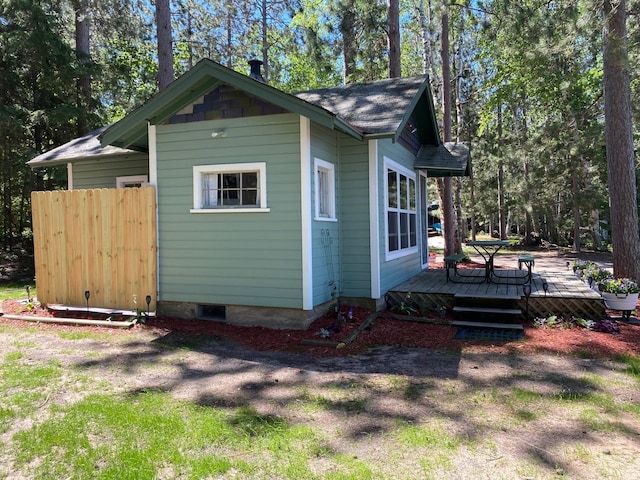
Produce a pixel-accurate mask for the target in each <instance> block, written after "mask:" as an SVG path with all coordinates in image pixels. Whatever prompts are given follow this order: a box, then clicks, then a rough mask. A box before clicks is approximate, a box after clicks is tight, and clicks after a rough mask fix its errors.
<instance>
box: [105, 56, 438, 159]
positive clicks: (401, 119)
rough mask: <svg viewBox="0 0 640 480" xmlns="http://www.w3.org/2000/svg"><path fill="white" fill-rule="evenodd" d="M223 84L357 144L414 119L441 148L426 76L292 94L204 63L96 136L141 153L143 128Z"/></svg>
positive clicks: (390, 133) (389, 133) (428, 140)
mask: <svg viewBox="0 0 640 480" xmlns="http://www.w3.org/2000/svg"><path fill="white" fill-rule="evenodd" d="M222 84H226V85H231V86H233V87H235V88H238V89H240V90H243V91H245V92H246V93H248V94H250V95H253V96H256V97H258V98H260V99H262V100H265V101H268V102H270V103H272V104H274V105H277V106H279V107H281V108H284V109H285V110H287V111H290V112H294V113H298V114H300V115H303V116H305V117H307V118H309V119H310V120H311V121H313V122H316V123H317V124H319V125H322V126H325V127H327V128H331V129H335V130H338V131H340V132H343V133H345V134H347V135H350V136H352V137H354V138H357V139H360V140H362V139H364V138H382V137H391V138H393V139H394V140H395V139H397V137H398V136H399V135H400V132H401V131H402V128H403V127H404V126H405V125H406V123H407V122H408V121H409V119H410V118H411V117H412V116H414V117H416V120H417V122H416V123H417V126H418V129H419V130H420V138H421V140H422V141H423V142H424V143H431V144H434V145H438V144H439V143H440V137H439V134H438V128H437V122H436V119H435V112H434V108H433V99H432V97H431V91H430V89H429V82H428V78H427V77H426V76H421V77H412V78H406V79H388V80H382V81H379V82H372V83H370V84H362V85H348V86H345V87H337V88H328V89H320V90H315V91H309V92H300V93H297V94H295V95H292V94H288V93H285V92H283V91H281V90H278V89H276V88H274V87H271V86H269V85H267V84H264V83H261V82H259V81H256V80H254V79H253V78H250V77H249V76H247V75H244V74H242V73H238V72H236V71H234V70H231V69H229V68H227V67H225V66H223V65H220V64H219V63H216V62H214V61H212V60H209V59H204V60H201V61H200V62H198V63H197V64H196V66H195V67H193V68H192V69H191V70H189V71H188V72H186V73H185V74H184V75H182V76H181V77H179V78H178V79H177V80H175V81H174V82H173V83H171V84H170V85H169V86H168V87H167V88H166V89H164V90H162V91H160V92H158V93H157V94H156V95H155V96H153V97H152V98H151V99H150V100H149V101H147V102H146V103H145V104H144V105H142V106H141V107H139V108H137V109H136V110H134V111H133V112H131V113H130V114H128V115H127V116H125V117H124V118H123V119H122V120H120V121H119V122H117V123H115V124H113V125H112V126H110V127H109V128H107V130H106V131H105V132H104V133H103V134H102V135H101V136H100V141H101V143H102V145H114V146H117V147H120V148H129V149H133V150H146V149H147V148H148V139H147V125H148V124H152V125H157V124H161V123H164V122H166V121H167V120H168V119H169V118H170V117H171V116H172V115H173V114H175V113H176V112H178V111H180V110H181V109H182V108H184V107H185V106H187V105H189V104H191V103H192V102H194V101H195V100H196V99H198V98H200V97H201V96H203V95H204V94H206V93H208V92H210V91H212V90H213V89H215V88H216V87H218V86H219V85H222ZM425 140H426V142H425Z"/></svg>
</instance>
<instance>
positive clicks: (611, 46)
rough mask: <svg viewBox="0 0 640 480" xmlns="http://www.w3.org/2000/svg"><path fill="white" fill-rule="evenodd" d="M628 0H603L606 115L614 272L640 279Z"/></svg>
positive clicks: (617, 275)
mask: <svg viewBox="0 0 640 480" xmlns="http://www.w3.org/2000/svg"><path fill="white" fill-rule="evenodd" d="M625 8H626V5H625V0H604V14H605V15H604V29H603V36H604V49H603V63H604V69H603V73H604V107H605V108H604V115H605V140H606V149H607V169H608V174H609V180H608V181H609V204H610V207H611V236H612V240H613V273H614V275H615V276H616V277H630V278H633V279H635V280H636V281H640V262H639V261H638V259H639V258H640V236H639V234H638V204H637V186H636V170H635V158H634V150H633V128H632V117H631V92H630V85H629V72H628V70H627V69H628V54H627V43H626V39H627V28H626V17H627V15H626V10H625Z"/></svg>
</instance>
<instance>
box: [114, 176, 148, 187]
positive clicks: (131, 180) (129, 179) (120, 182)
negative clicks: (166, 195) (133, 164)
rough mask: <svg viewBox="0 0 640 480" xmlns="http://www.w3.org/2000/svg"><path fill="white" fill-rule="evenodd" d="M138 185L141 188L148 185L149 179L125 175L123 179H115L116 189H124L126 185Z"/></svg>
mask: <svg viewBox="0 0 640 480" xmlns="http://www.w3.org/2000/svg"><path fill="white" fill-rule="evenodd" d="M131 183H140V184H142V186H143V187H146V186H147V185H149V177H148V176H147V175H127V176H124V177H116V187H118V188H125V187H126V186H127V185H128V184H131Z"/></svg>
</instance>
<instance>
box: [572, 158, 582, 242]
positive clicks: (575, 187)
mask: <svg viewBox="0 0 640 480" xmlns="http://www.w3.org/2000/svg"><path fill="white" fill-rule="evenodd" d="M569 162H572V159H571V158H569ZM572 163H573V168H572V169H571V195H572V196H573V202H572V203H573V205H572V210H573V250H574V251H576V252H579V251H580V249H581V247H582V246H581V244H580V182H579V178H578V173H579V168H578V165H576V163H577V162H575V161H573V162H572Z"/></svg>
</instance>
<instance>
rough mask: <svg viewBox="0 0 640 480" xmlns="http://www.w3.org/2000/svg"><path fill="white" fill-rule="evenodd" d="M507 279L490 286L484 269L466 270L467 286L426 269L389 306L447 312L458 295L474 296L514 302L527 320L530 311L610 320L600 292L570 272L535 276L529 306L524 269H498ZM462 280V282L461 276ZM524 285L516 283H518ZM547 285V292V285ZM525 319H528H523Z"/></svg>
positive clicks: (393, 292) (394, 294)
mask: <svg viewBox="0 0 640 480" xmlns="http://www.w3.org/2000/svg"><path fill="white" fill-rule="evenodd" d="M496 271H497V272H498V273H499V274H500V275H501V276H504V278H502V279H501V282H505V283H499V284H498V283H487V282H484V281H482V282H481V280H483V277H484V269H467V270H462V273H463V274H465V275H471V276H472V277H470V278H464V281H465V282H464V283H453V282H448V283H447V281H446V277H445V270H444V269H429V270H424V271H423V272H421V273H419V274H418V275H416V276H415V277H413V278H411V279H409V280H407V281H406V282H404V283H402V284H400V285H398V286H396V287H395V288H393V289H392V290H391V291H389V293H388V297H387V298H388V301H389V303H392V304H393V303H399V302H401V301H405V302H407V303H408V304H410V305H413V306H415V307H417V308H419V309H420V311H421V312H429V311H438V310H440V309H441V308H442V307H445V308H446V309H447V310H451V309H453V307H454V306H455V305H456V296H458V297H459V298H461V297H466V298H469V297H472V298H479V299H483V300H484V301H485V303H486V302H491V300H492V299H495V301H496V303H498V302H499V301H500V300H504V299H513V300H514V302H515V304H516V305H517V306H518V307H519V308H520V309H521V310H522V312H523V317H524V316H526V312H527V310H528V312H529V313H528V315H529V318H530V319H531V318H535V317H549V316H551V315H558V316H565V317H570V316H573V317H581V318H586V319H591V320H600V319H603V318H605V317H606V312H605V307H604V302H603V300H602V297H601V296H600V294H598V293H597V292H594V291H592V290H591V289H590V288H589V286H588V285H586V284H585V283H583V282H582V281H581V280H579V279H578V278H577V277H576V276H575V275H573V274H572V273H570V272H568V271H557V272H551V271H541V272H537V273H536V272H534V273H533V274H532V281H531V296H530V297H529V302H528V307H527V301H526V298H525V295H524V291H523V286H522V284H521V283H522V275H523V274H524V271H522V270H508V269H500V270H496ZM458 280H462V279H461V278H460V277H458ZM518 282H519V283H520V284H516V283H518ZM544 282H546V283H547V292H545V291H544V288H543V284H544ZM523 320H524V318H523Z"/></svg>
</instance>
